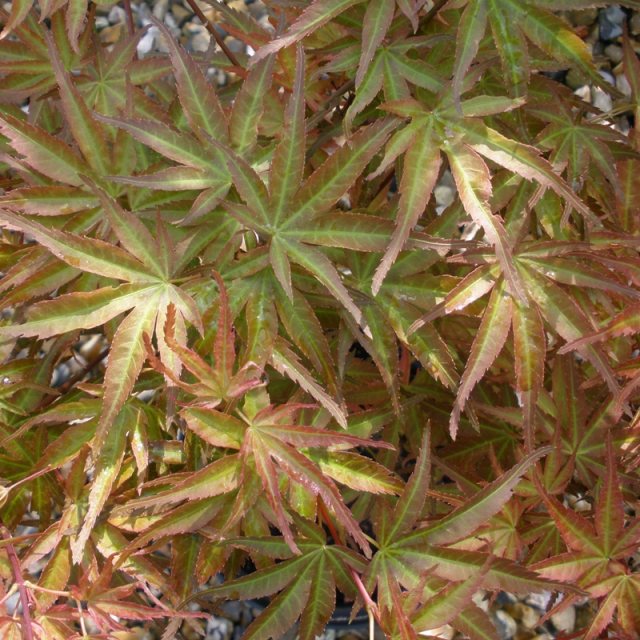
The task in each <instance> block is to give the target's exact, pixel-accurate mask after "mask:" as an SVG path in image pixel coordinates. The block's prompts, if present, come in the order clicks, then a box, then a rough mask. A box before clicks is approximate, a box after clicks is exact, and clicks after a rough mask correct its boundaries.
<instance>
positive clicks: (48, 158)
mask: <svg viewBox="0 0 640 640" xmlns="http://www.w3.org/2000/svg"><path fill="white" fill-rule="evenodd" d="M0 132H1V133H2V134H3V135H5V136H6V137H7V138H8V139H9V142H10V143H11V146H12V147H13V148H14V149H15V150H16V151H17V153H19V154H20V155H21V156H22V157H23V158H24V159H25V161H26V162H27V163H28V164H29V165H30V166H31V167H33V168H34V169H35V170H36V171H39V172H40V173H42V174H43V175H45V176H47V177H48V178H51V179H52V180H55V181H56V182H63V183H65V184H68V185H71V186H74V187H79V186H81V185H82V180H81V179H80V173H82V172H86V168H85V167H84V165H83V163H82V161H81V160H80V158H79V157H78V156H77V155H76V154H75V153H74V152H73V151H71V149H70V148H69V147H68V146H67V145H66V144H64V142H62V141H60V140H58V138H55V137H54V136H52V135H51V134H49V133H47V132H46V131H44V130H43V129H40V128H38V127H36V126H34V125H32V124H29V123H27V122H25V121H23V120H19V119H18V118H14V117H13V116H12V115H10V114H8V113H3V114H2V116H0Z"/></svg>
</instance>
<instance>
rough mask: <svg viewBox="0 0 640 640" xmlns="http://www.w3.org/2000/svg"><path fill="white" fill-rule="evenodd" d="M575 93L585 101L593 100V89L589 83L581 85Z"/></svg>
mask: <svg viewBox="0 0 640 640" xmlns="http://www.w3.org/2000/svg"><path fill="white" fill-rule="evenodd" d="M573 94H574V95H576V96H578V98H581V99H582V100H584V101H585V102H591V89H590V87H589V85H586V84H585V85H584V86H583V87H579V88H578V89H576V90H575V91H574V92H573Z"/></svg>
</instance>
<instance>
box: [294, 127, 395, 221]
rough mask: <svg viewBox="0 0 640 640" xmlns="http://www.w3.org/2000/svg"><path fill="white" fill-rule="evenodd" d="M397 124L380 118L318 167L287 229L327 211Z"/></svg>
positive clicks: (302, 190) (299, 196)
mask: <svg viewBox="0 0 640 640" xmlns="http://www.w3.org/2000/svg"><path fill="white" fill-rule="evenodd" d="M396 126H397V122H395V121H393V120H391V119H390V120H380V121H378V122H376V123H375V124H372V125H370V126H368V127H364V128H363V129H361V130H360V131H358V133H357V134H355V135H354V136H353V138H351V140H350V141H349V144H346V145H345V146H343V147H341V148H340V149H338V151H336V152H335V153H334V154H333V155H331V156H330V157H329V158H328V159H327V160H326V161H325V162H324V163H323V164H322V165H320V167H319V168H318V169H316V170H315V171H314V172H313V173H312V174H311V176H309V178H307V180H306V181H305V183H304V184H303V185H302V187H301V188H300V190H299V191H298V193H297V195H296V197H295V199H294V201H293V203H292V206H291V212H290V214H289V217H288V219H287V220H286V221H285V224H284V228H285V229H290V228H292V227H294V226H296V225H299V224H301V223H302V222H303V221H306V220H309V219H310V218H313V217H315V216H316V215H318V214H320V213H324V212H325V211H326V210H327V209H329V208H330V207H331V206H333V205H334V204H335V203H336V202H337V201H338V200H339V199H340V198H341V197H342V196H343V195H344V194H345V192H346V191H347V189H348V188H349V187H350V186H351V185H352V184H353V182H354V181H355V179H356V178H357V177H358V176H359V175H360V174H361V173H362V171H363V170H364V169H365V167H366V166H367V164H369V161H370V160H371V159H372V158H373V156H374V155H375V154H376V153H377V152H378V150H379V149H380V148H381V147H382V145H383V144H384V143H385V141H386V139H387V137H388V136H389V135H390V134H391V132H392V131H393V129H394V128H395V127H396Z"/></svg>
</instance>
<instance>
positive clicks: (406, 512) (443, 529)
mask: <svg viewBox="0 0 640 640" xmlns="http://www.w3.org/2000/svg"><path fill="white" fill-rule="evenodd" d="M426 433H428V430H425V436H424V439H423V443H422V447H421V450H420V454H419V456H418V460H417V461H416V468H415V470H414V473H413V475H412V477H411V479H410V480H409V482H408V483H407V485H406V487H405V490H404V492H403V494H402V495H401V497H400V498H399V500H398V502H397V505H396V507H395V511H394V512H391V511H390V510H389V509H388V508H386V507H385V508H383V509H382V511H381V513H380V514H379V517H378V523H377V539H378V543H379V551H378V553H377V554H376V555H375V556H374V558H373V560H372V562H371V564H370V565H369V567H368V568H367V572H366V574H365V578H366V582H365V584H367V586H368V588H369V589H370V590H373V587H374V585H376V584H377V589H378V602H379V603H380V604H381V606H383V607H384V608H386V609H387V610H389V613H390V615H393V616H398V615H406V614H401V613H400V612H398V611H397V608H396V607H394V602H395V598H394V596H393V593H394V591H395V590H398V589H399V588H400V586H402V587H403V588H405V589H409V590H410V592H411V593H412V594H413V596H412V598H413V599H414V600H415V601H416V602H417V603H420V605H419V606H418V613H417V614H416V621H417V622H419V623H420V625H425V626H429V625H430V622H429V621H430V620H431V618H429V615H430V613H429V612H430V611H431V610H432V609H433V608H434V607H436V608H439V609H438V611H440V613H441V614H442V615H445V612H448V613H446V616H447V618H448V619H451V624H452V625H453V626H454V627H455V628H460V629H463V628H464V630H465V632H470V633H471V637H473V638H481V637H485V636H484V635H483V634H482V632H481V631H480V630H481V629H483V628H484V629H485V630H486V629H487V628H490V626H489V627H488V626H487V624H486V623H484V622H478V621H476V623H475V624H474V623H472V622H471V620H473V617H474V615H476V614H475V613H474V605H471V604H470V601H468V600H467V596H468V597H469V598H470V595H472V593H473V592H474V591H475V590H477V589H478V588H482V587H484V588H489V589H495V588H505V589H509V590H513V591H515V592H520V591H528V590H531V591H535V590H540V589H544V588H553V587H557V586H559V585H558V583H555V584H552V583H547V584H546V587H545V581H544V579H542V578H540V577H538V576H536V574H534V573H532V572H528V571H522V570H521V569H520V568H516V567H517V565H515V564H513V563H511V562H509V561H506V560H503V559H497V558H492V557H491V555H490V554H486V553H483V552H478V551H465V550H462V549H456V548H455V547H448V546H445V545H448V544H452V543H455V542H456V541H458V540H460V539H462V538H464V537H465V536H467V535H469V534H470V533H472V532H474V531H475V530H477V529H478V528H479V527H481V526H482V524H483V523H485V522H486V521H487V519H488V518H490V517H491V516H492V515H494V514H496V513H497V512H498V511H499V510H500V509H501V508H502V507H503V505H504V504H505V503H506V502H507V501H508V499H509V497H510V495H511V493H512V491H513V489H514V487H515V486H516V485H517V484H518V482H519V481H520V479H521V477H522V475H523V474H524V473H525V472H526V471H527V470H528V469H529V468H530V467H531V466H532V465H533V464H534V463H535V462H536V461H537V460H538V459H539V458H540V457H542V456H543V455H545V454H546V453H548V452H549V451H550V448H547V449H544V450H540V451H537V452H535V453H534V454H533V455H530V456H528V457H526V458H524V459H523V460H522V461H521V462H520V463H519V464H518V465H516V466H515V467H513V468H512V469H511V470H510V471H509V472H508V473H507V474H505V475H504V476H503V477H501V478H499V479H498V480H496V481H495V482H493V483H492V484H490V485H488V486H487V487H485V488H484V489H482V490H480V491H479V492H478V493H477V494H476V495H475V496H473V497H471V498H470V499H469V500H468V501H467V502H466V504H465V506H463V507H460V508H459V509H456V510H454V511H453V512H451V513H450V514H449V515H446V516H444V517H443V518H441V519H440V520H436V521H435V522H434V523H431V524H427V525H426V527H423V526H417V527H416V521H417V520H418V519H419V517H420V512H421V511H422V507H423V505H424V503H425V499H426V492H427V489H428V486H429V481H430V465H429V439H428V435H426ZM427 572H429V573H428V574H427ZM425 575H430V576H437V577H438V578H440V579H442V580H446V581H450V582H452V583H454V585H455V586H454V585H452V586H451V587H450V588H449V590H448V591H443V592H442V593H441V595H442V596H445V594H446V597H443V598H434V599H431V596H432V595H433V593H429V591H428V590H427V589H425V581H424V577H422V578H421V576H425ZM481 585H482V587H481ZM507 585H508V586H507ZM440 589H442V586H440ZM461 601H464V602H466V605H465V604H463V603H462V602H461ZM461 609H462V611H461ZM421 610H422V612H423V613H422V614H420V613H419V612H420V611H421ZM455 616H471V618H470V619H469V620H467V623H466V624H465V622H464V618H463V620H458V619H457V618H456V617H455ZM460 625H462V626H460ZM476 625H478V629H477V633H475V632H474V630H473V628H474V626H476ZM431 626H435V622H434V623H433V624H431ZM416 630H420V631H421V630H423V627H422V626H417V627H416Z"/></svg>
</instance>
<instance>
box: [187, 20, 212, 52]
mask: <svg viewBox="0 0 640 640" xmlns="http://www.w3.org/2000/svg"><path fill="white" fill-rule="evenodd" d="M195 27H197V29H195ZM190 31H191V34H192V35H191V39H190V40H189V47H190V49H191V50H192V51H196V52H200V53H204V52H205V51H208V50H209V42H210V41H211V34H210V33H209V32H208V31H207V29H206V27H204V26H202V25H201V24H199V25H192V28H191V29H190Z"/></svg>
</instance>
